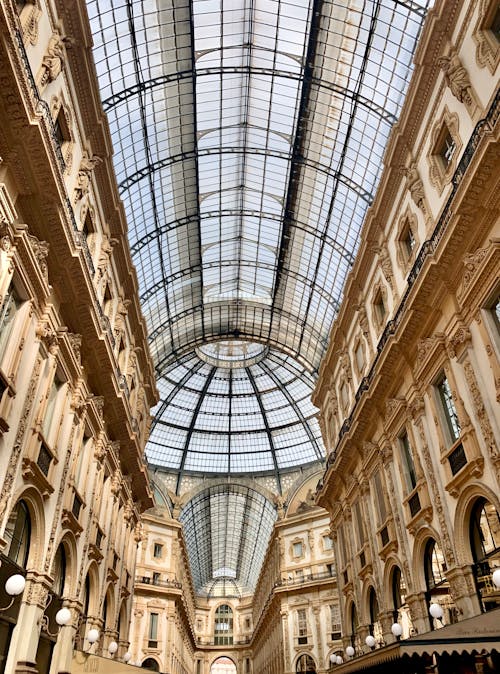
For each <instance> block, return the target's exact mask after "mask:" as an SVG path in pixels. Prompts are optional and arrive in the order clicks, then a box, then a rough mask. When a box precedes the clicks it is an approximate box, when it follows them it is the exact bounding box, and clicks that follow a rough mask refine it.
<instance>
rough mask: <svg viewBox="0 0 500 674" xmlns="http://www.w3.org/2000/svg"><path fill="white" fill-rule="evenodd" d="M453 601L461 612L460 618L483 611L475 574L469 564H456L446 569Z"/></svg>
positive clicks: (469, 616) (470, 616)
mask: <svg viewBox="0 0 500 674" xmlns="http://www.w3.org/2000/svg"><path fill="white" fill-rule="evenodd" d="M446 579H447V580H448V582H449V584H450V592H451V595H452V597H453V601H454V602H455V605H456V607H457V609H458V612H459V613H460V619H461V620H462V619H465V618H472V616H475V615H478V614H479V613H481V604H480V602H479V597H478V596H477V591H476V583H475V580H474V574H473V572H472V568H471V566H470V565H469V564H464V565H462V566H454V567H452V568H451V569H448V570H447V571H446Z"/></svg>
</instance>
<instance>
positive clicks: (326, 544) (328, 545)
mask: <svg viewBox="0 0 500 674" xmlns="http://www.w3.org/2000/svg"><path fill="white" fill-rule="evenodd" d="M323 550H325V551H329V550H333V541H332V539H331V538H330V536H323Z"/></svg>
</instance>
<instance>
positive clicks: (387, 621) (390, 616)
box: [378, 611, 397, 644]
mask: <svg viewBox="0 0 500 674" xmlns="http://www.w3.org/2000/svg"><path fill="white" fill-rule="evenodd" d="M378 619H379V621H380V625H381V626H382V637H383V639H384V643H386V644H391V643H393V642H394V641H397V639H396V637H395V636H394V634H393V633H392V632H391V627H392V625H393V624H394V613H393V611H381V612H380V613H379V614H378Z"/></svg>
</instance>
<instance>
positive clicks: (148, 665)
mask: <svg viewBox="0 0 500 674" xmlns="http://www.w3.org/2000/svg"><path fill="white" fill-rule="evenodd" d="M141 667H142V669H148V670H149V671H150V672H159V671H160V666H159V664H158V663H157V662H156V660H155V659H154V658H146V659H145V660H144V662H143V663H142V665H141Z"/></svg>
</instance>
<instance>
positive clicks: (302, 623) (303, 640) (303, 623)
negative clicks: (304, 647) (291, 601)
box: [297, 608, 307, 644]
mask: <svg viewBox="0 0 500 674" xmlns="http://www.w3.org/2000/svg"><path fill="white" fill-rule="evenodd" d="M297 626H298V635H299V644H307V616H306V609H305V608H299V609H298V611H297Z"/></svg>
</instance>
